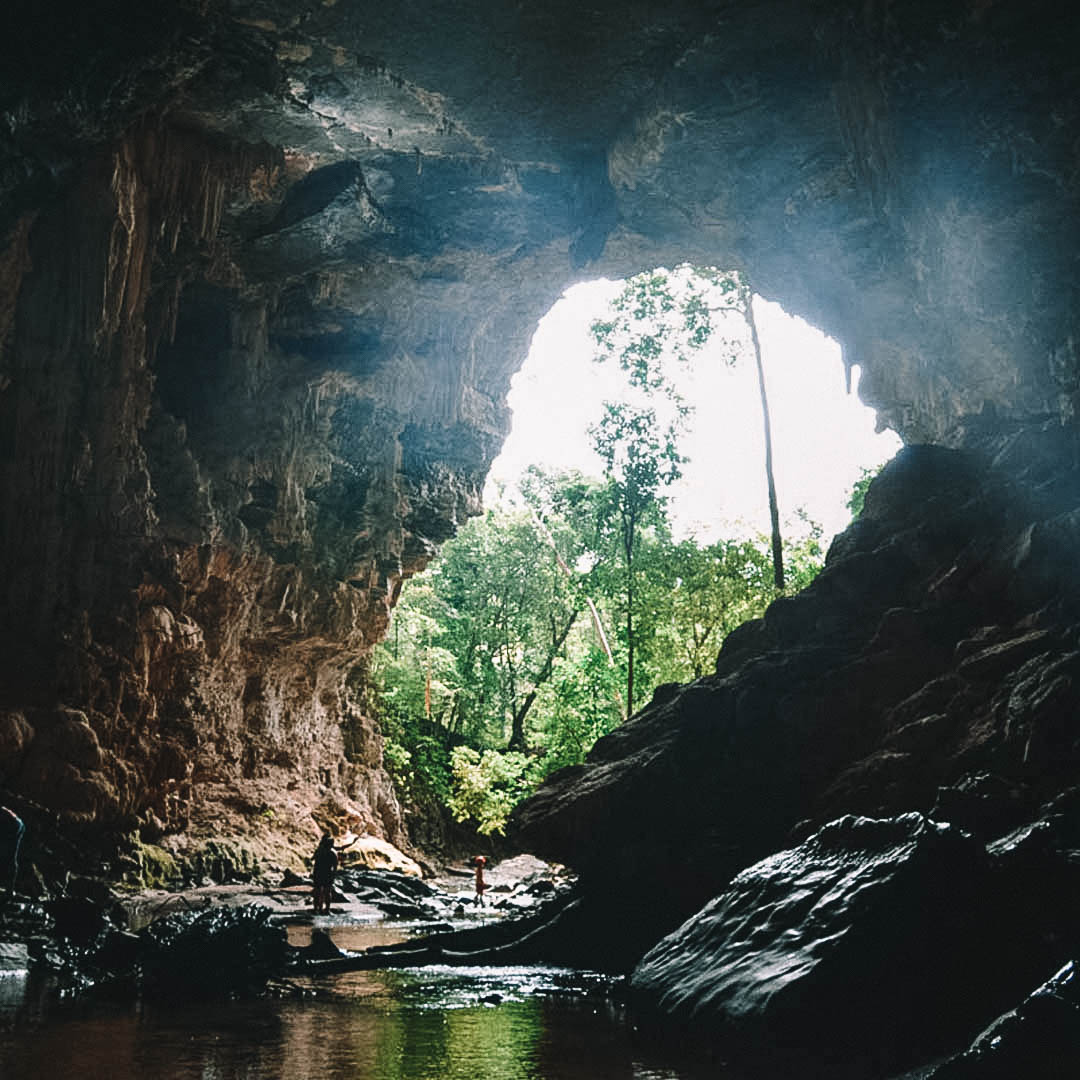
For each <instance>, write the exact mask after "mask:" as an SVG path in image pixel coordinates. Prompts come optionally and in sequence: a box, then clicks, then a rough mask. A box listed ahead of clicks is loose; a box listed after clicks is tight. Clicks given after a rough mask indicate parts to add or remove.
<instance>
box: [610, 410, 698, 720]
mask: <svg viewBox="0 0 1080 1080" xmlns="http://www.w3.org/2000/svg"><path fill="white" fill-rule="evenodd" d="M686 413H687V410H686V407H685V406H684V405H682V404H681V403H679V402H675V408H674V411H673V413H672V415H671V416H670V417H669V418H668V419H667V421H661V420H660V419H659V418H658V416H657V413H656V410H655V409H651V408H646V407H641V406H637V405H634V404H631V403H626V402H610V401H608V402H605V403H604V412H603V415H602V416H601V418H600V422H599V423H598V424H596V425H595V426H594V427H592V428H591V429H590V435H591V436H592V443H593V448H594V449H595V450H596V452H597V453H598V454H599V456H600V458H601V459H602V460H603V462H604V468H605V470H606V473H607V476H608V485H609V486H608V491H609V513H610V516H611V517H612V518H613V519H614V520H615V521H616V522H617V532H618V538H619V544H620V548H621V555H622V567H623V572H624V579H623V580H624V585H623V590H624V593H623V595H624V599H625V606H624V611H623V630H624V634H625V640H626V710H627V715H629V714H631V713H633V711H634V653H635V649H636V645H637V641H636V637H635V632H634V604H635V585H636V574H637V566H636V563H635V557H636V554H637V550H638V547H639V545H640V534H641V527H642V525H643V524H645V523H646V522H647V521H648V519H649V516H650V514H651V513H652V514H655V513H656V512H657V510H658V509H660V508H662V507H663V505H664V499H663V496H662V494H661V490H662V489H663V488H666V487H668V486H670V485H671V484H672V483H674V482H675V481H676V480H677V479H678V478H679V476H680V475H681V466H682V463H683V460H684V459H683V458H682V456H681V455H680V454H679V451H678V438H679V434H680V427H681V425H682V424H683V422H684V421H685V418H686Z"/></svg>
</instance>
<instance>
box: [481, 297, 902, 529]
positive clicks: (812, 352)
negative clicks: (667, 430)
mask: <svg viewBox="0 0 1080 1080" xmlns="http://www.w3.org/2000/svg"><path fill="white" fill-rule="evenodd" d="M621 287H622V283H621V282H617V281H615V282H613V281H593V282H588V283H586V284H583V285H576V286H574V287H573V288H571V289H568V290H567V292H566V293H565V294H564V296H563V298H562V299H561V300H560V301H559V302H558V303H557V304H556V305H555V306H554V307H553V308H552V309H551V311H550V312H549V313H548V314H547V315H546V316H545V317H544V318H543V319H542V320H541V321H540V325H539V327H538V328H537V331H536V335H535V336H534V337H533V341H532V348H531V350H530V351H529V356H528V359H527V360H526V361H525V365H524V367H523V368H522V369H521V371H520V372H519V373H518V374H517V375H516V376H515V378H514V381H513V383H512V386H511V391H510V397H509V401H510V407H511V408H512V409H513V411H514V420H513V428H512V430H511V433H510V436H509V438H508V439H507V440H506V444H505V446H504V447H503V451H502V453H501V454H500V456H499V457H498V458H497V459H496V460H495V462H494V464H493V466H492V469H491V474H490V477H489V480H488V486H487V488H486V489H485V492H484V501H485V502H486V503H487V504H488V505H494V504H495V502H496V501H497V499H498V497H499V496H498V485H499V484H500V483H502V484H505V485H508V486H510V485H513V484H514V482H515V481H516V478H517V477H518V476H519V475H520V474H521V473H522V472H523V471H524V469H525V468H526V467H527V466H528V465H530V464H540V465H545V466H547V467H549V468H577V469H580V470H581V471H582V472H584V473H587V474H591V475H595V476H599V475H601V474H602V472H603V469H602V465H601V462H600V460H599V458H597V457H596V455H595V454H594V453H593V452H592V450H591V448H590V446H589V437H588V434H587V431H588V428H589V425H590V424H593V423H595V422H596V421H597V420H598V419H599V416H600V412H601V402H602V401H603V400H604V399H605V398H608V399H618V398H619V397H620V396H621V393H622V387H623V386H624V385H625V381H626V376H625V374H623V372H621V371H620V370H619V369H618V366H617V365H616V364H615V363H614V362H611V363H609V364H603V365H601V364H595V363H593V361H592V357H593V356H594V354H595V352H596V349H595V345H594V343H593V341H592V338H591V337H590V336H589V324H590V323H591V322H592V320H593V319H596V318H599V317H601V316H602V315H603V314H604V309H605V305H606V303H607V302H608V301H609V300H610V299H611V298H613V297H614V296H615V295H616V294H617V293H618V292H619V290H620V288H621ZM754 313H755V317H756V320H757V323H758V332H759V335H760V338H761V347H762V356H763V359H764V365H765V379H766V387H767V390H768V394H769V407H770V411H771V414H772V435H773V468H774V473H775V476H776V488H777V500H778V502H779V504H780V517H781V520H782V521H783V520H785V519H789V518H792V519H793V518H794V516H795V511H796V509H797V508H799V507H802V508H804V509H805V510H806V511H807V513H808V514H809V515H810V517H811V518H812V519H813V520H815V521H817V522H818V523H819V524H820V525H821V526H822V528H823V529H824V539H825V541H826V543H827V542H828V541H829V540H830V539H831V538H832V536H833V535H834V534H835V533H836V532H839V531H840V530H841V529H843V528H844V527H845V526H846V525H847V524H848V521H849V520H850V514H849V512H848V510H847V507H846V505H845V503H846V501H847V498H848V495H849V493H850V491H851V486H852V484H853V483H854V482H855V480H856V479H858V477H859V474H860V472H861V470H862V467H863V466H870V467H875V466H877V465H880V464H882V463H883V462H885V461H887V460H888V459H889V458H891V457H892V456H893V454H895V453H896V451H897V450H898V449H899V448H900V445H901V444H900V440H899V439H898V438H897V436H896V435H895V434H894V433H893V432H891V431H886V432H882V433H881V434H880V435H877V434H875V433H874V413H873V411H872V410H871V409H868V408H866V407H865V406H864V405H863V404H862V402H861V401H860V400H859V398H858V395H857V393H856V387H857V381H858V380H857V376H858V369H857V368H856V370H855V373H854V374H855V376H856V377H855V379H853V384H855V385H853V392H852V394H851V395H850V396H849V395H848V394H847V393H846V392H845V387H844V368H843V364H842V362H841V359H840V346H839V345H837V343H836V342H835V341H833V340H832V339H830V338H827V337H826V336H825V335H824V334H822V333H821V332H820V331H818V330H815V329H814V328H813V327H811V326H809V325H807V324H806V323H804V322H803V321H802V320H801V319H796V318H793V317H791V316H789V315H787V314H786V313H785V312H784V311H783V309H782V308H780V307H779V306H778V305H776V304H770V303H767V302H765V301H763V300H761V299H760V297H758V298H755V301H754ZM680 389H681V392H682V394H683V396H684V397H685V398H686V399H687V400H688V401H691V402H693V403H694V405H695V411H694V414H693V416H692V418H691V427H690V431H689V434H688V435H687V437H686V438H685V440H684V442H683V452H684V453H685V454H686V455H687V456H688V457H689V458H690V461H689V463H688V464H687V465H686V466H685V467H684V472H683V477H682V479H681V480H680V481H678V482H677V483H676V484H675V485H674V486H673V487H672V488H671V489H670V491H669V494H670V497H671V517H672V521H673V523H674V525H675V528H676V532H677V533H678V534H680V535H689V534H692V535H696V536H697V538H698V539H699V540H701V541H712V540H717V539H720V538H722V537H732V536H742V535H746V534H748V533H755V532H760V533H765V534H767V533H768V532H769V510H768V499H767V494H766V486H765V465H764V461H765V457H764V438H763V434H762V421H761V404H760V399H759V395H758V386H757V373H756V371H755V366H754V363H753V359H752V358H751V357H747V358H745V359H744V360H741V361H740V362H739V363H738V364H736V365H735V367H733V368H729V367H727V366H726V365H724V364H723V363H721V362H720V361H719V360H718V358H717V355H715V354H713V353H712V352H711V351H710V350H709V349H704V350H702V351H701V353H700V354H699V355H698V357H697V359H696V360H695V363H694V366H693V368H692V370H691V371H690V372H689V373H688V375H687V379H686V383H685V384H684V385H683V386H682V387H681V388H680ZM791 531H792V533H793V534H798V533H800V532H801V531H802V530H801V529H799V528H797V527H796V528H793V529H792V530H791Z"/></svg>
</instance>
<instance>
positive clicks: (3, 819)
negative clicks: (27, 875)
mask: <svg viewBox="0 0 1080 1080" xmlns="http://www.w3.org/2000/svg"><path fill="white" fill-rule="evenodd" d="M24 832H26V826H25V825H24V824H23V822H22V818H20V817H19V815H18V814H16V813H15V811H14V810H9V809H8V808H7V807H6V806H0V883H2V884H4V885H5V886H6V887H7V888H9V889H11V891H12V892H14V891H15V878H16V877H17V876H18V873H19V846H20V845H21V844H22V838H23V833H24Z"/></svg>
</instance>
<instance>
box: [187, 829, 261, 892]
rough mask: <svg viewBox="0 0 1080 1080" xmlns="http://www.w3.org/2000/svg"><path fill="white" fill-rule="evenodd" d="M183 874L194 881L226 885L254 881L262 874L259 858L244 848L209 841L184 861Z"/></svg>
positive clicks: (237, 845)
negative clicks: (205, 880) (185, 873)
mask: <svg viewBox="0 0 1080 1080" xmlns="http://www.w3.org/2000/svg"><path fill="white" fill-rule="evenodd" d="M184 869H185V871H186V872H187V875H188V876H189V877H192V878H194V879H195V880H197V881H201V880H203V879H204V878H209V879H210V880H211V881H215V882H218V883H219V884H222V885H225V884H228V883H230V882H248V881H253V880H255V879H256V878H258V877H259V876H260V874H261V873H262V866H261V864H260V862H259V857H258V856H257V855H256V854H255V853H254V852H253V851H252V850H251V849H250V848H248V847H245V846H244V845H243V844H235V843H231V842H230V841H227V840H208V841H207V842H206V843H205V844H203V845H202V847H200V848H197V849H195V850H194V851H192V852H191V853H190V854H189V855H188V856H187V858H186V859H185V867H184Z"/></svg>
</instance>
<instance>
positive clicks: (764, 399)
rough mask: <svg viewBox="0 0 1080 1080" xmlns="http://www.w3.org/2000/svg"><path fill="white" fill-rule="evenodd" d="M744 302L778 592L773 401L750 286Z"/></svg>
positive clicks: (780, 566) (780, 559)
mask: <svg viewBox="0 0 1080 1080" xmlns="http://www.w3.org/2000/svg"><path fill="white" fill-rule="evenodd" d="M745 288H746V292H745V296H744V300H743V306H744V310H745V312H746V321H747V323H748V324H749V326H750V340H751V342H752V343H753V346H754V360H755V362H756V363H757V374H758V389H759V390H760V391H761V418H762V422H763V423H764V425H765V478H766V480H767V482H768V485H769V518H770V520H771V522H772V556H773V583H774V584H775V586H776V591H777V592H782V591H783V588H784V548H783V544H782V542H781V539H780V510H779V508H778V507H777V504H776V480H775V479H774V478H773V458H772V423H771V421H770V418H769V397H768V394H766V392H765V365H764V364H763V363H762V360H761V341H760V340H759V338H758V332H757V322H756V321H755V320H754V295H753V291H752V290H751V289H750V288H749V286H746V287H745Z"/></svg>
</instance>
